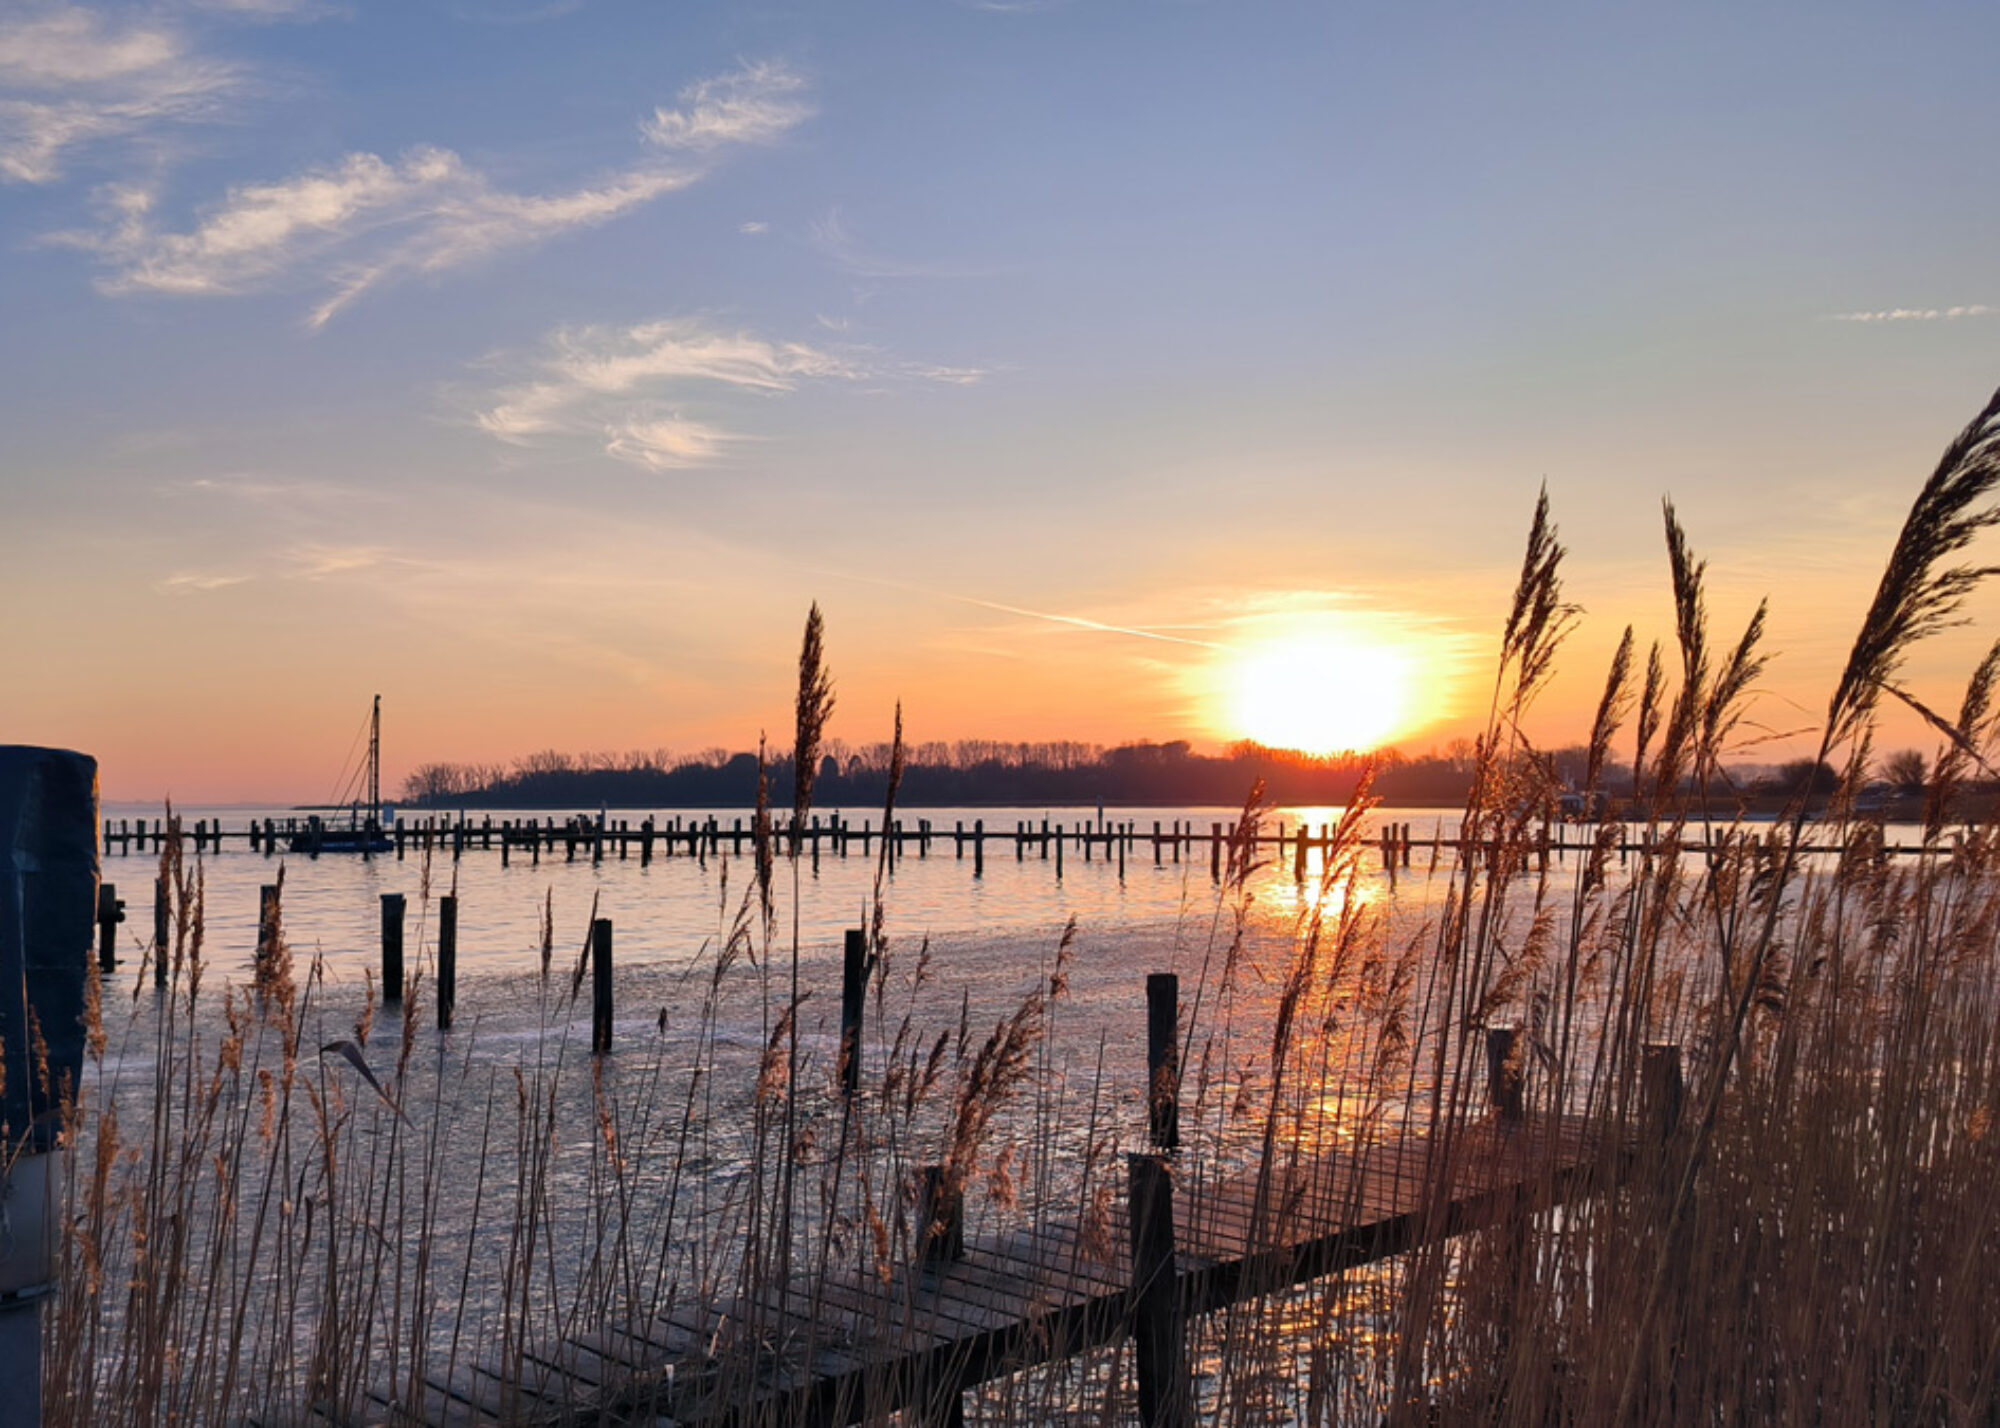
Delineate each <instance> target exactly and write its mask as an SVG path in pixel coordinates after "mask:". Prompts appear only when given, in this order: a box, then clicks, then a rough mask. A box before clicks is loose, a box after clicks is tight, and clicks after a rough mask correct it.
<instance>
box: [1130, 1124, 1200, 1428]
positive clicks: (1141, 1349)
mask: <svg viewBox="0 0 2000 1428" xmlns="http://www.w3.org/2000/svg"><path fill="white" fill-rule="evenodd" d="M1126 1176H1127V1179H1126V1196H1127V1202H1128V1208H1129V1210H1130V1215H1131V1226H1132V1297H1131V1304H1132V1344H1133V1349H1134V1357H1135V1358H1136V1359H1137V1360H1138V1370H1139V1422H1140V1423H1141V1424H1143V1425H1145V1428H1192V1425H1193V1423H1194V1399H1193V1394H1192V1392H1191V1385H1190V1384H1189V1382H1188V1371H1187V1309H1186V1306H1185V1305H1184V1304H1182V1303H1181V1297H1180V1284H1179V1278H1178V1276H1177V1275H1176V1274H1175V1272H1174V1182H1173V1177H1172V1175H1171V1173H1170V1172H1169V1171H1168V1169H1167V1161H1166V1159H1165V1157H1163V1156H1157V1155H1131V1156H1127V1157H1126Z"/></svg>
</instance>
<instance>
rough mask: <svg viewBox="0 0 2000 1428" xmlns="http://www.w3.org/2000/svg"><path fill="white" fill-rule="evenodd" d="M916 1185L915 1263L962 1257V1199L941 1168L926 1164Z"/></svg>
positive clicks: (963, 1251)
mask: <svg viewBox="0 0 2000 1428" xmlns="http://www.w3.org/2000/svg"><path fill="white" fill-rule="evenodd" d="M917 1174H918V1176H919V1177H920V1179H919V1180H918V1182H917V1223H918V1225H920V1226H921V1227H922V1228H921V1229H919V1230H918V1232H917V1233H918V1244H917V1261H918V1263H920V1264H924V1265H940V1264H951V1263H954V1262H955V1261H957V1260H960V1259H962V1258H964V1256H965V1197H964V1196H963V1195H960V1194H958V1193H957V1192H956V1191H955V1190H954V1189H953V1188H952V1185H951V1182H950V1180H949V1179H948V1178H947V1177H946V1176H945V1173H944V1167H943V1166H942V1165H926V1166H923V1167H921V1168H920V1169H919V1170H918V1172H917Z"/></svg>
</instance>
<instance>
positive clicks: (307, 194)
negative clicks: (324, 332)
mask: <svg viewBox="0 0 2000 1428" xmlns="http://www.w3.org/2000/svg"><path fill="white" fill-rule="evenodd" d="M715 86H720V88H715ZM802 86H803V81H802V80H800V79H799V78H798V77H797V76H796V75H794V74H793V73H792V72H791V71H790V70H788V69H785V68H784V67H782V66H778V65H771V64H764V65H755V66H749V67H746V68H745V69H743V70H742V71H740V72H738V73H736V74H733V75H729V76H724V77H722V78H721V79H717V80H704V81H701V82H700V83H698V84H695V85H691V86H689V87H688V89H687V90H685V91H683V96H682V102H683V106H684V107H683V108H681V109H678V110H659V111H656V112H655V114H654V116H653V118H652V119H651V120H650V121H648V122H647V124H646V125H645V126H644V129H645V135H644V137H645V139H646V143H647V147H648V149H649V150H655V151H657V152H648V153H646V154H645V155H644V156H643V157H642V158H641V159H640V160H639V161H638V162H636V163H634V164H632V165H630V166H628V167H626V168H624V169H621V170H617V171H614V172H612V173H610V174H608V175H604V176H602V177H600V178H599V179H597V180H596V181H594V182H591V183H586V184H583V185H580V186H577V187H572V188H567V189H562V190H558V191H556V192H552V193H520V192H515V191H512V190H509V189H507V188H503V187H501V186H500V185H498V184H496V183H494V182H493V180H492V179H490V178H489V177H488V176H487V175H486V174H485V173H483V172H481V171H480V170H479V169H478V168H476V167H474V166H473V165H471V164H469V163H467V162H466V161H465V160H464V159H463V158H461V157H460V156H459V155H458V154H456V153H454V152H453V151H451V150H450V149H444V148H438V147H435V146H429V145H421V146H418V147H415V148H412V149H410V150H408V151H406V152H405V153H403V154H402V155H401V156H399V157H396V158H384V157H383V156H381V155H379V154H373V153H356V154H349V155H347V156H346V157H344V158H342V159H339V160H337V161H335V162H332V163H329V164H323V165H318V166H315V167H312V168H308V169H305V170H303V171H301V172H299V173H295V174H293V175H291V176H290V177H288V178H284V179H279V180H277V181H275V182H270V183H249V184H240V185H237V186H236V187H233V188H231V189H230V190H229V191H228V193H227V194H226V195H225V196H224V197H223V199H222V201H221V202H219V203H217V204H215V205H213V206H212V207H210V208H209V210H208V211H207V212H206V213H205V214H204V215H203V216H202V217H201V218H200V220H199V221H198V222H196V223H195V224H194V225H193V226H192V227H189V228H186V229H182V230H179V231H175V230H173V229H170V228H165V227H162V226H161V225H160V224H159V223H158V222H157V221H156V216H155V215H156V210H157V208H158V200H157V198H156V196H155V195H154V194H152V193H150V192H147V191H144V190H140V189H129V188H128V189H114V190H108V191H107V192H106V194H105V204H106V208H107V217H106V222H105V224H104V225H103V226H102V227H100V228H99V229H97V230H95V231H92V232H85V233H69V234H61V235H57V236H56V238H55V239H54V241H57V242H61V243H65V244H68V245H70V246H74V247H78V248H83V249H86V250H88V251H91V252H93V253H96V254H97V255H98V257H99V258H100V259H101V260H102V261H103V262H104V264H105V266H106V268H107V269H108V271H107V272H106V274H105V275H104V276H103V278H102V279H101V280H100V281H99V283H98V287H99V289H100V290H101V291H102V292H104V293H106V294H109V295H113V296H120V295H126V294H133V293H162V294H174V295H179V296H223V295H231V294H240V293H250V292H259V291H265V290H269V289H272V288H278V287H284V286H288V285H291V286H299V287H306V288H317V289H319V290H320V291H321V294H322V296H321V297H320V298H319V300H318V301H317V302H316V303H315V305H314V306H313V308H312V310H311V312H310V315H309V317H308V325H309V326H311V327H314V328H318V327H320V326H323V325H324V324H325V323H326V322H328V321H329V320H330V319H331V318H333V317H334V316H335V315H336V314H337V313H339V312H340V311H341V310H342V309H344V308H345V307H347V306H348V305H349V304H351V303H352V302H354V301H355V300H356V299H357V298H359V297H361V296H362V295H363V294H364V293H367V292H369V291H370V290H372V289H374V288H377V287H379V286H381V285H383V284H384V283H386V282H388V281H390V280H392V279H395V278H398V277H404V276H409V275H427V274H438V273H442V272H445V271H447V270H449V269H452V268H457V267H460V266H462V265H464V264H466V263H469V262H472V261H474V260H477V259H479V258H483V257H486V256H488V255H491V254H495V253H499V252H503V251H506V250H509V249H518V248H526V247H532V246H534V245H537V244H539V243H542V242H544V241H547V240H548V239H550V238H553V237H555V236H557V235H560V234H563V233H566V232H570V231H572V230H577V229H583V228H590V227H595V226H597V225H600V224H603V223H607V222H609V221H611V220H613V219H615V218H618V217H620V216H621V215H623V214H626V213H629V212H631V211H633V210H634V209H637V208H640V207H642V206H644V205H646V204H648V203H651V202H653V201H654V200H656V199H658V198H660V197H662V196H663V195H666V194H669V193H673V192H675V191H677V190H679V189H683V188H686V187H688V186H689V185H691V184H693V183H696V182H698V181H699V180H700V179H701V178H702V177H703V176H704V175H705V173H706V172H707V167H706V158H707V156H710V155H712V154H714V153H715V152H716V151H718V150H720V149H721V148H723V147H725V146H728V145H740V144H751V143H769V142H772V141H773V140H775V139H776V138H778V137H779V136H780V135H781V134H783V133H784V132H785V131H786V129H788V128H789V127H790V126H791V125H792V124H795V123H798V122H800V121H801V120H802V119H803V118H804V117H805V115H806V114H807V112H808V110H807V109H806V107H805V106H804V104H803V103H802V102H800V101H798V100H797V99H796V98H793V97H792V96H794V95H795V94H796V93H797V91H798V90H799V89H800V88H801V87H802ZM760 96H762V98H760ZM669 118H674V119H676V121H677V122H676V124H667V122H666V121H667V120H668V119H669ZM663 125H664V126H665V128H666V129H667V130H669V131H671V132H670V133H669V135H668V139H667V140H663V139H662V138H660V137H659V135H658V133H656V131H659V130H661V129H662V126H663ZM674 135H679V136H680V137H679V138H678V139H676V138H674ZM696 150H699V151H700V153H701V155H702V156H703V157H702V158H697V157H694V156H693V151H696Z"/></svg>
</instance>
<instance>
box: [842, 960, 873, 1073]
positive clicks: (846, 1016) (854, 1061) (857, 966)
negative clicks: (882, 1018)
mask: <svg viewBox="0 0 2000 1428" xmlns="http://www.w3.org/2000/svg"><path fill="white" fill-rule="evenodd" d="M842 952H843V954H844V955H843V957H842V959H841V970H840V1089H841V1091H842V1092H843V1093H844V1094H846V1095H849V1096H851V1095H853V1094H854V1093H855V1092H856V1091H857V1090H859V1089H860V1087H861V1014H862V1012H863V1011H864V1010H865V1009H866V1007H867V1005H868V934H867V933H866V932H864V931H863V930H862V929H861V928H859V927H850V928H848V929H847V938H846V943H845V946H844V947H843V948H842Z"/></svg>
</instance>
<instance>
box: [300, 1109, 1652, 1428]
mask: <svg viewBox="0 0 2000 1428" xmlns="http://www.w3.org/2000/svg"><path fill="white" fill-rule="evenodd" d="M1441 1140H1443V1141H1446V1142H1448V1143H1442V1144H1440V1143H1433V1142H1432V1141H1430V1140H1427V1139H1425V1138H1422V1137H1416V1136H1412V1137H1409V1138H1405V1139H1399V1140H1390V1141H1386V1142H1385V1143H1382V1144H1379V1145H1374V1146H1370V1147H1367V1148H1365V1149H1362V1150H1361V1151H1359V1152H1358V1153H1352V1154H1349V1153H1343V1152H1335V1153H1328V1154H1319V1155H1302V1156H1298V1157H1295V1158H1290V1159H1288V1160H1286V1162H1285V1163H1284V1164H1282V1165H1280V1166H1279V1167H1277V1168H1276V1170H1275V1172H1274V1173H1273V1174H1272V1175H1271V1177H1270V1178H1269V1180H1268V1182H1266V1183H1263V1184H1262V1186H1261V1189H1260V1179H1261V1177H1260V1176H1259V1174H1258V1173H1257V1172H1256V1171H1255V1170H1254V1169H1253V1170H1250V1171H1246V1172H1244V1173H1242V1174H1239V1175H1235V1176H1231V1177H1228V1178H1225V1179H1221V1180H1218V1181H1216V1182H1214V1183H1195V1184H1176V1183H1175V1179H1176V1177H1177V1174H1178V1173H1179V1172H1177V1170H1176V1169H1175V1168H1174V1167H1173V1162H1172V1159H1171V1157H1164V1156H1136V1155H1135V1156H1132V1157H1131V1165H1130V1167H1129V1178H1130V1188H1131V1193H1129V1194H1128V1195H1127V1197H1126V1200H1125V1203H1124V1204H1122V1205H1120V1206H1118V1207H1117V1209H1116V1210H1115V1211H1114V1212H1113V1214H1112V1215H1111V1217H1110V1223H1109V1224H1107V1225H1104V1226H1101V1227H1100V1228H1101V1230H1102V1231H1103V1232H1104V1233H1102V1234H1101V1236H1100V1238H1099V1241H1098V1242H1097V1243H1092V1242H1091V1239H1090V1236H1089V1235H1087V1234H1086V1233H1085V1231H1084V1230H1083V1229H1082V1228H1081V1227H1080V1226H1079V1225H1078V1224H1076V1223H1074V1222H1069V1221H1065V1222H1059V1223H1044V1224H1038V1225H1029V1226H1022V1227H1019V1228H1015V1229H1011V1230H1004V1231H1001V1232H998V1233H994V1234H987V1235H976V1236H971V1237H968V1238H966V1239H965V1240H964V1241H963V1244H962V1248H961V1249H960V1251H959V1253H958V1254H957V1255H956V1256H955V1257H952V1256H948V1255H943V1254H939V1255H934V1256H931V1257H930V1258H929V1260H928V1262H920V1263H917V1264H914V1265H911V1266H909V1267H908V1268H905V1269H903V1270H901V1271H899V1272H897V1273H894V1274H892V1275H890V1276H889V1277H888V1278H887V1280H886V1281H885V1280H884V1279H883V1278H882V1277H881V1276H879V1275H876V1274H873V1273H840V1272H835V1273H833V1274H831V1275H829V1276H828V1277H827V1278H826V1279H825V1280H824V1281H822V1282H820V1283H818V1284H814V1283H811V1282H809V1281H804V1280H801V1281H798V1282H795V1283H793V1284H791V1285H789V1286H787V1288H786V1292H784V1293H782V1294H780V1293H779V1292H778V1291H777V1290H776V1289H772V1290H770V1291H767V1292H764V1293H761V1294H757V1295H754V1296H752V1297H750V1298H748V1299H743V1300H739V1301H736V1302H734V1303H730V1304H727V1305H724V1306H718V1307H714V1308H711V1309H708V1310H702V1309H698V1308H696V1307H694V1306H677V1305H669V1306H667V1307H666V1308H665V1310H664V1312H662V1313H661V1314H659V1315H658V1317H654V1318H649V1319H646V1320H644V1321H626V1322H619V1323H613V1324H608V1325H602V1326H597V1327H595V1328H593V1329H590V1330H588V1331H586V1332H580V1333H577V1334H574V1335H572V1336H570V1337H567V1338H564V1339H562V1340H561V1341H560V1342H556V1343H544V1344H541V1345H537V1346H532V1347H530V1348H529V1349H528V1350H527V1351H525V1352H524V1353H522V1354H521V1355H520V1356H519V1358H518V1361H517V1362H516V1364H514V1365H513V1366H511V1367H509V1366H507V1365H503V1364H500V1363H497V1362H493V1361H487V1362H482V1363H478V1364H469V1365H466V1366H463V1367H462V1368H460V1369H459V1370H458V1371H456V1372H453V1373H451V1374H449V1375H448V1376H438V1377H435V1378H433V1379H432V1380H431V1381H429V1382H428V1383H426V1384H425V1386H424V1389H423V1393H422V1400H423V1401H422V1402H421V1403H413V1402H411V1401H410V1398H411V1395H410V1394H409V1393H408V1391H407V1390H405V1391H404V1392H402V1393H397V1392H393V1391H392V1390H390V1389H389V1388H388V1387H386V1386H385V1387H378V1388H377V1389H375V1390H373V1391H371V1393H370V1394H369V1395H368V1402H367V1403H365V1404H362V1405H356V1406H354V1407H352V1408H350V1409H348V1410H346V1411H342V1410H341V1409H340V1408H338V1407H336V1406H335V1405H330V1404H323V1405H317V1406H315V1407H314V1408H312V1409H310V1410H308V1411H306V1412H304V1413H302V1414H297V1415H286V1416H277V1415H274V1416H272V1417H270V1418H267V1419H264V1420H261V1423H262V1425H263V1428H277V1425H279V1424H287V1425H289V1424H321V1425H334V1424H338V1425H343V1428H353V1425H358V1424H362V1423H368V1424H376V1423H392V1424H401V1425H411V1428H414V1425H424V1428H472V1425H497V1424H503V1423H504V1424H555V1423H560V1422H573V1421H598V1419H599V1415H610V1416H611V1421H621V1422H622V1421H653V1420H657V1421H661V1422H667V1423H675V1424H680V1423H689V1424H692V1423H703V1424H716V1425H748V1424H752V1423H756V1424H795V1423H796V1424H806V1423H812V1424H827V1425H843V1424H849V1423H855V1422H859V1421H862V1420H864V1419H871V1418H877V1417H880V1416H881V1415H883V1414H886V1413H889V1412H892V1411H898V1410H901V1411H904V1412H905V1413H906V1414H908V1413H913V1414H914V1415H915V1416H914V1418H913V1419H912V1420H911V1421H918V1422H937V1423H947V1424H949V1423H957V1422H959V1421H961V1418H960V1412H959V1399H960V1396H961V1395H962V1394H964V1393H965V1392H966V1391H967V1390H969V1389H972V1388H974V1387H976V1386H978V1385H979V1384H981V1383H984V1382H987V1381H989V1380H992V1379H995V1378H998V1377H1001V1376H1003V1375H1006V1374H1009V1373H1014V1372H1018V1371H1020V1370H1023V1369H1028V1368H1032V1367H1034V1366H1035V1365H1037V1364H1041V1363H1046V1362H1049V1361H1051V1360H1054V1359H1058V1358H1063V1357H1068V1356H1070V1355H1074V1354H1079V1353H1083V1352H1086V1351H1089V1350H1091V1349H1096V1348H1101V1347H1104V1346H1106V1345H1108V1344H1111V1343H1114V1342H1116V1341H1118V1340H1120V1339H1123V1338H1125V1337H1128V1336H1137V1338H1138V1342H1137V1345H1136V1347H1137V1351H1138V1355H1139V1365H1138V1368H1139V1378H1140V1384H1139V1387H1140V1393H1141V1398H1142V1407H1141V1417H1142V1419H1143V1420H1145V1421H1148V1422H1152V1423H1185V1422H1187V1421H1188V1410H1189V1409H1190V1408H1191V1404H1190V1403H1189V1402H1188V1397H1187V1396H1188V1394H1189V1393H1190V1392H1191V1390H1190V1386H1189V1384H1188V1382H1187V1370H1186V1365H1185V1362H1184V1360H1183V1359H1182V1357H1181V1354H1182V1352H1183V1347H1184V1345H1185V1342H1186V1332H1187V1321H1188V1319H1189V1317H1190V1316H1196V1315H1202V1314H1209V1313H1213V1312H1215V1311H1217V1310H1220V1309H1223V1308H1226V1307H1228V1306H1229V1305H1232V1304H1236V1303H1239V1302H1242V1301H1244V1300H1247V1299H1251V1298H1254V1297H1257V1296H1261V1295H1269V1294H1274V1293H1280V1292H1283V1291H1285V1290H1287V1289H1290V1288H1293V1287H1295V1286H1298V1285H1301V1284H1304V1283H1306V1282H1308V1281H1310V1280H1313V1279H1317V1278H1320V1277H1323V1276H1326V1275H1330V1274H1335V1273H1339V1272H1340V1271H1342V1270H1346V1269H1352V1268H1355V1267H1357V1266H1360V1265H1364V1264H1368V1263H1370V1262H1373V1261H1376V1260H1379V1259H1383V1258H1385V1257H1387V1256H1390V1255H1395V1254H1401V1253H1404V1252H1407V1251H1409V1250H1412V1249H1414V1248H1416V1247H1418V1246H1419V1245H1421V1244H1423V1243H1425V1242H1427V1241H1430V1240H1434V1239H1435V1238H1437V1237H1439V1236H1451V1235H1459V1234H1464V1233H1467V1232H1469V1231H1474V1230H1480V1229H1486V1228H1494V1227H1500V1226H1504V1225H1505V1224H1507V1223H1508V1222H1509V1221H1511V1220H1517V1219H1518V1218H1519V1217H1522V1216H1524V1215H1528V1214H1532V1213H1534V1212H1535V1211H1538V1210H1542V1209H1546V1208H1548V1207H1550V1206H1553V1205H1557V1204H1561V1203H1563V1202H1565V1201H1567V1200H1571V1199H1574V1198H1576V1197H1578V1196H1581V1195H1588V1194H1593V1193H1600V1192H1602V1191H1605V1190H1607V1189H1610V1188H1613V1187H1614V1186H1615V1184H1616V1183H1617V1182H1618V1180H1620V1179H1621V1178H1622V1177H1623V1175H1624V1173H1625V1170H1626V1167H1627V1165H1628V1163H1629V1161H1630V1159H1631V1156H1630V1155H1629V1154H1628V1153H1626V1152H1624V1151H1622V1150H1616V1149H1614V1150H1610V1151H1609V1152H1608V1153H1607V1148H1606V1147H1605V1146H1604V1145H1602V1144H1601V1143H1600V1142H1599V1140H1598V1138H1597V1137H1595V1136H1594V1135H1593V1134H1592V1133H1591V1131H1590V1130H1589V1129H1588V1128H1587V1127H1586V1126H1585V1125H1584V1124H1582V1123H1581V1122H1580V1121H1578V1120H1575V1119H1556V1120H1544V1121H1539V1122H1537V1121H1517V1120H1512V1119H1509V1118H1508V1117H1506V1116H1504V1115H1502V1114H1499V1113H1497V1112H1496V1113H1494V1114H1492V1115H1489V1116H1485V1117H1480V1118H1476V1119H1474V1120H1472V1121H1470V1122H1468V1123H1465V1124H1462V1125H1460V1126H1458V1127H1456V1128H1455V1129H1454V1131H1453V1132H1452V1133H1451V1134H1450V1135H1449V1136H1448V1137H1443V1138H1441ZM1149 1341H1150V1344H1151V1351H1150V1352H1149V1351H1148V1343H1149ZM649 1415H650V1418H649Z"/></svg>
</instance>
